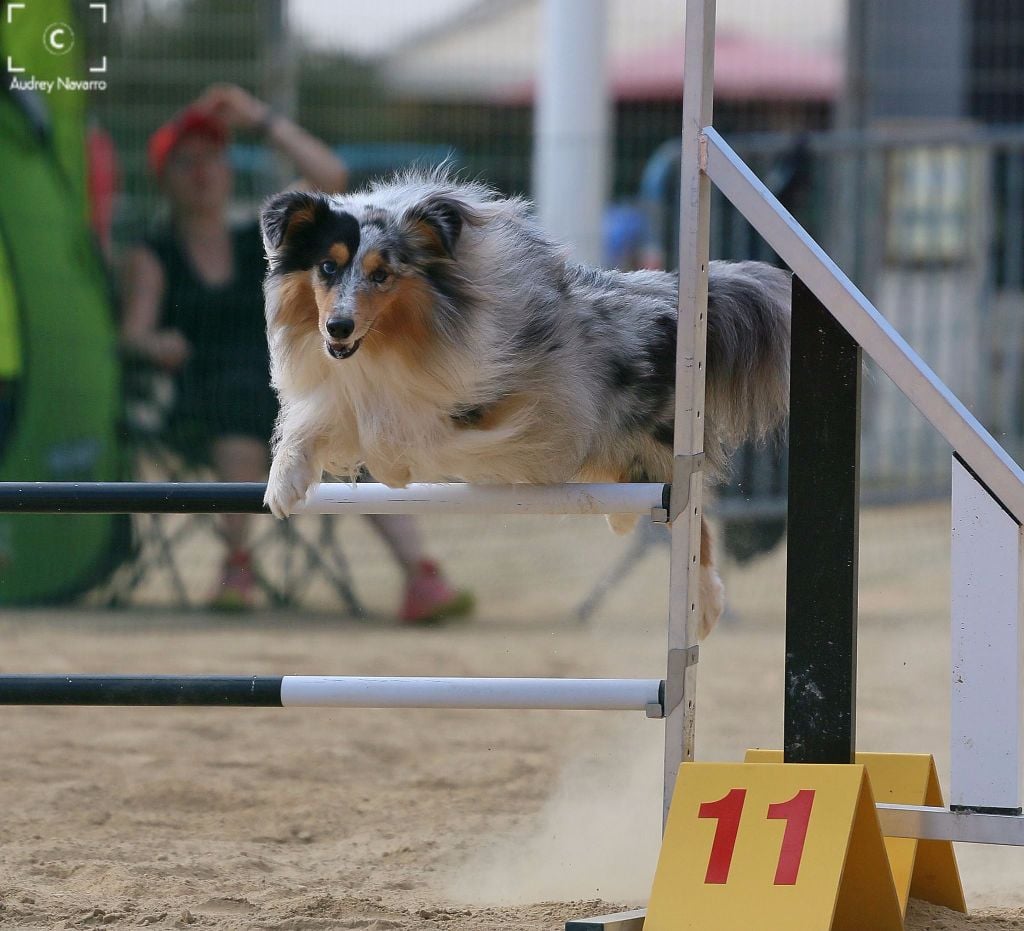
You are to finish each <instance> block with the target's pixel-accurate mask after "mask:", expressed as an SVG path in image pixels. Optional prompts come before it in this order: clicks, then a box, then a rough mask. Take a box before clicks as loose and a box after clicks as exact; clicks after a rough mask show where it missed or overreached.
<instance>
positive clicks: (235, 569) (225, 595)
mask: <svg viewBox="0 0 1024 931" xmlns="http://www.w3.org/2000/svg"><path fill="white" fill-rule="evenodd" d="M255 604H256V578H255V576H254V575H253V571H252V556H251V554H250V553H249V551H248V550H235V552H233V553H229V554H228V557H227V559H225V560H224V568H223V570H222V571H221V578H220V584H219V585H218V586H217V588H216V589H215V590H214V593H213V596H212V597H211V598H210V601H209V604H208V607H210V608H212V609H213V610H214V611H248V610H250V609H251V608H253V607H254V606H255Z"/></svg>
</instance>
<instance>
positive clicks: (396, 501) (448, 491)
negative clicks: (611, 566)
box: [296, 482, 666, 514]
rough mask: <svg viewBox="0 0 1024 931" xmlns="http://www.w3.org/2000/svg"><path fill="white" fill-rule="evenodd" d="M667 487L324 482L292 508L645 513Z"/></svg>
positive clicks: (337, 511) (360, 511)
mask: <svg viewBox="0 0 1024 931" xmlns="http://www.w3.org/2000/svg"><path fill="white" fill-rule="evenodd" d="M665 488H666V486H665V485H663V484H660V483H655V482H640V483H632V484H629V483H622V484H591V483H585V482H575V483H568V484H564V485H464V484H458V483H454V484H434V483H418V484H412V485H408V486H407V487H405V488H389V487H388V486H387V485H380V484H376V483H369V482H368V483H365V484H359V485H353V484H350V483H347V482H327V483H324V484H321V485H318V486H317V487H315V488H314V489H313V490H312V491H311V492H310V494H309V497H308V498H307V500H306V502H305V503H304V504H302V505H300V506H299V507H297V508H296V511H297V512H304V513H307V514H345V513H352V514H356V513H358V514H436V513H444V514H650V512H651V509H652V508H660V507H662V497H663V494H664V491H665Z"/></svg>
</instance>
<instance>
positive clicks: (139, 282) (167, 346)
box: [121, 246, 191, 371]
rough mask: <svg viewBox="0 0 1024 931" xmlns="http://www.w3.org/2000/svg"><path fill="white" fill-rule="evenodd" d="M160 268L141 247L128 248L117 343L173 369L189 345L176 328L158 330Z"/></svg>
mask: <svg viewBox="0 0 1024 931" xmlns="http://www.w3.org/2000/svg"><path fill="white" fill-rule="evenodd" d="M165 287H166V282H165V280H164V270H163V267H162V266H161V265H160V261H159V259H157V257H156V256H155V255H154V254H153V252H152V251H151V250H150V249H148V248H146V247H145V246H134V247H132V248H131V249H129V250H128V252H127V254H126V255H125V259H124V266H123V270H122V279H121V291H122V295H123V298H122V310H121V345H122V346H123V347H124V349H125V350H126V351H127V352H129V353H131V354H133V355H137V356H141V357H142V358H144V359H147V360H148V361H149V362H152V363H153V364H154V365H158V366H160V367H161V368H164V369H168V370H169V371H173V370H175V369H177V368H180V367H181V365H182V364H184V362H185V360H186V359H187V358H188V357H189V353H190V352H191V347H190V346H189V344H188V341H187V340H186V339H185V337H184V336H183V335H182V334H181V333H180V332H179V331H177V330H170V329H162V328H161V326H160V308H161V304H162V303H163V297H164V288H165Z"/></svg>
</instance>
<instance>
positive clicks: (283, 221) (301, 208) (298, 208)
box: [260, 191, 324, 255]
mask: <svg viewBox="0 0 1024 931" xmlns="http://www.w3.org/2000/svg"><path fill="white" fill-rule="evenodd" d="M323 200H324V197H323V195H322V194H313V193H310V192H309V191H283V192H282V193H280V194H275V195H274V196H273V197H271V198H270V199H269V200H268V201H266V203H264V205H263V209H262V210H260V230H261V232H262V233H263V245H264V247H265V248H266V250H267V254H268V255H271V254H273V253H276V252H279V251H280V249H281V247H282V246H283V245H284V241H285V239H286V238H287V236H288V231H289V229H291V228H292V224H293V223H294V224H296V225H301V224H304V223H313V222H314V221H315V219H316V211H317V207H318V206H319V204H320V203H321V201H323Z"/></svg>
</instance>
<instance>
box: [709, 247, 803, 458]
mask: <svg viewBox="0 0 1024 931" xmlns="http://www.w3.org/2000/svg"><path fill="white" fill-rule="evenodd" d="M790 293H791V275H790V274H789V272H786V271H783V270H782V269H779V268H775V267H773V266H771V265H766V264H764V263H763V262H712V263H711V264H710V266H709V269H708V354H707V358H708V363H707V364H708V367H707V382H706V384H707V388H706V402H705V407H706V419H705V422H704V423H705V429H706V433H705V437H704V451H705V453H706V455H707V461H708V462H707V464H708V469H709V471H710V472H712V473H713V474H717V475H718V476H723V475H724V474H725V472H726V471H727V467H726V458H727V454H728V451H729V450H730V449H732V448H735V447H736V446H738V445H739V444H740V443H742V442H743V441H744V440H747V439H761V438H764V437H765V436H766V435H767V434H768V433H769V432H770V431H771V430H773V429H774V428H775V427H777V426H778V425H779V423H780V422H781V421H782V420H783V418H784V417H785V415H786V410H787V408H788V406H789V319H790Z"/></svg>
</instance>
